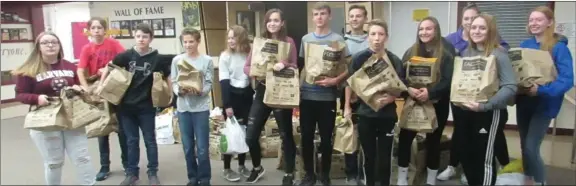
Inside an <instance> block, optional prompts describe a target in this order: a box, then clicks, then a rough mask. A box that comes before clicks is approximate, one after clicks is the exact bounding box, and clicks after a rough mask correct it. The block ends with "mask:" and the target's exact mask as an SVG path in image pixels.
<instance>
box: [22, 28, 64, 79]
mask: <svg viewBox="0 0 576 186" xmlns="http://www.w3.org/2000/svg"><path fill="white" fill-rule="evenodd" d="M45 35H51V36H54V37H56V40H58V47H60V50H59V51H58V57H57V59H58V61H60V60H62V59H63V58H64V51H63V49H62V42H61V41H60V38H59V37H58V36H57V35H56V34H55V33H54V32H51V31H45V32H42V33H40V34H38V37H36V40H35V41H34V49H32V52H31V53H30V55H28V59H26V61H24V64H22V65H20V67H18V68H16V69H14V70H12V72H11V73H12V75H15V76H29V77H36V75H38V74H40V73H43V72H46V71H49V70H50V65H48V64H46V63H44V59H43V58H42V51H40V39H41V38H42V37H44V36H45Z"/></svg>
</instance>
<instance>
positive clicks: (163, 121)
mask: <svg viewBox="0 0 576 186" xmlns="http://www.w3.org/2000/svg"><path fill="white" fill-rule="evenodd" d="M155 120H156V143H157V144H158V145H170V144H174V143H175V139H174V129H173V128H172V113H171V112H168V113H165V114H161V115H157V116H156V118H155Z"/></svg>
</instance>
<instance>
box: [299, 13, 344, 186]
mask: <svg viewBox="0 0 576 186" xmlns="http://www.w3.org/2000/svg"><path fill="white" fill-rule="evenodd" d="M312 17H313V18H312V19H313V21H314V24H315V25H316V29H315V31H314V32H312V33H308V34H306V35H305V36H304V37H302V45H301V46H300V57H302V58H306V59H305V67H304V68H305V69H304V70H303V71H302V76H303V77H306V76H307V75H309V74H307V70H308V69H307V68H309V66H310V65H318V63H322V65H320V66H322V67H323V66H324V64H325V62H324V61H318V60H315V61H314V62H311V61H309V59H310V58H309V57H307V56H309V55H310V54H307V53H305V51H306V50H307V47H305V46H309V45H331V44H333V43H334V42H341V43H343V42H344V38H343V37H342V36H340V35H338V34H337V33H334V32H332V31H331V30H330V20H331V8H330V6H328V5H327V4H326V3H323V2H318V3H316V4H315V5H314V8H313V10H312ZM312 43H313V44H312ZM326 48H328V47H326ZM328 50H329V49H327V50H325V51H326V52H325V53H327V54H328V55H327V56H324V55H323V54H322V53H320V55H323V56H322V58H323V59H324V58H326V57H328V58H332V59H334V58H338V59H341V60H338V61H337V62H334V63H343V61H344V60H343V59H344V58H345V57H347V56H348V53H349V52H348V50H347V48H346V47H345V48H344V49H343V50H340V51H330V52H329V51H328ZM316 54H317V53H316ZM337 54H338V56H336V55H337ZM337 65H338V64H335V65H334V66H337ZM346 77H347V73H346V72H342V73H341V74H338V75H336V76H333V77H323V79H322V77H320V78H316V79H314V80H315V81H314V82H313V84H311V83H310V82H307V81H303V82H302V85H301V91H300V92H301V100H302V101H301V102H300V127H301V131H302V145H301V146H302V158H303V160H304V170H305V171H306V175H305V176H304V179H303V180H302V183H301V185H314V184H315V183H316V179H317V178H316V175H315V173H314V159H313V156H314V152H313V149H314V133H315V131H316V124H318V128H319V131H320V137H321V144H320V151H321V152H322V160H321V162H322V166H321V169H322V171H321V172H322V174H323V175H321V178H320V180H321V182H322V183H323V184H330V178H329V173H330V166H331V162H332V133H333V132H334V125H335V119H336V97H337V88H336V86H337V85H338V84H339V83H340V82H341V81H343V80H344V79H345V78H346Z"/></svg>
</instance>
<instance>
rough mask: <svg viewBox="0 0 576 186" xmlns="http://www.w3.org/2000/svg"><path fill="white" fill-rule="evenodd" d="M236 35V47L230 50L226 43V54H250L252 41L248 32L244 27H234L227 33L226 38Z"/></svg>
mask: <svg viewBox="0 0 576 186" xmlns="http://www.w3.org/2000/svg"><path fill="white" fill-rule="evenodd" d="M231 31H232V33H233V34H234V37H235V38H236V47H234V48H230V47H229V46H228V42H226V50H225V51H226V52H228V53H241V54H248V53H250V40H249V39H248V32H247V31H246V29H244V27H242V26H238V25H234V26H232V27H230V29H228V31H227V32H226V38H228V33H230V32H231Z"/></svg>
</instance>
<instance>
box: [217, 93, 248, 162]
mask: <svg viewBox="0 0 576 186" xmlns="http://www.w3.org/2000/svg"><path fill="white" fill-rule="evenodd" d="M230 90H231V91H230V106H231V107H232V110H233V111H234V117H235V118H236V120H237V121H238V123H239V124H240V125H243V126H246V123H248V114H250V107H252V100H253V99H254V98H253V95H254V91H253V90H252V88H250V87H248V88H245V89H239V88H234V87H230ZM222 112H223V113H222V114H223V115H224V116H226V109H224V110H222ZM224 118H226V119H228V117H224ZM231 161H232V155H228V154H224V169H230V162H231ZM245 161H246V154H238V165H240V166H244V162H245Z"/></svg>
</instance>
